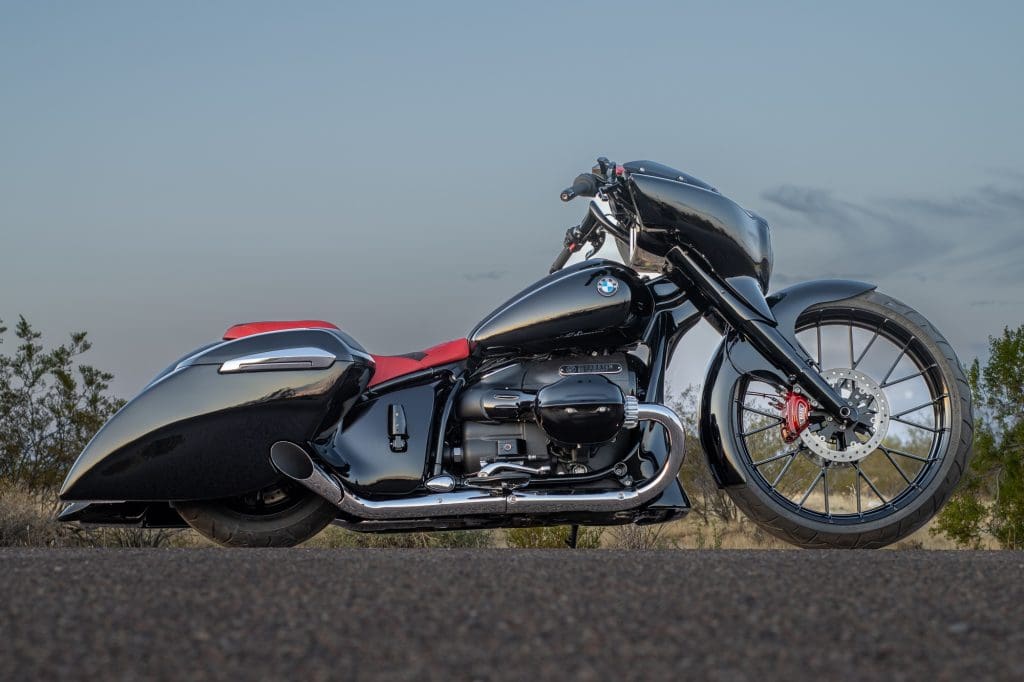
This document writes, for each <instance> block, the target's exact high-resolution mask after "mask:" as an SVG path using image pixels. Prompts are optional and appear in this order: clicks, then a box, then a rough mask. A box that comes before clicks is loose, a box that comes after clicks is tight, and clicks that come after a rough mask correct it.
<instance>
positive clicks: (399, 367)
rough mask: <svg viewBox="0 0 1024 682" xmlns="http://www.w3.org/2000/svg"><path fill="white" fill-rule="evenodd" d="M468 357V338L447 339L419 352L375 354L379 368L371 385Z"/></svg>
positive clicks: (375, 371) (371, 380) (375, 360)
mask: <svg viewBox="0 0 1024 682" xmlns="http://www.w3.org/2000/svg"><path fill="white" fill-rule="evenodd" d="M468 357H469V341H467V340H466V339H455V340H454V341H446V342H445V343H440V344H438V345H436V346H432V347H430V348H428V349H426V350H424V351H420V352H418V353H407V354H405V355H374V356H373V360H374V362H375V363H376V364H377V369H375V370H374V372H373V378H371V379H370V386H376V385H377V384H382V383H384V382H385V381H389V380H391V379H394V378H395V377H400V376H404V375H406V374H412V373H413V372H418V371H420V370H422V369H429V368H430V367H438V366H440V365H447V364H448V363H450V362H458V361H459V360H465V359H466V358H468Z"/></svg>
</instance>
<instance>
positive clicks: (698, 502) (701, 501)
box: [671, 386, 740, 524]
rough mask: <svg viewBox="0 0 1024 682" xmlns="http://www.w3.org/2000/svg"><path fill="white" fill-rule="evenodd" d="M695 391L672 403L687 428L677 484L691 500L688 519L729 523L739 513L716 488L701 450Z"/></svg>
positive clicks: (694, 389) (697, 394) (688, 388)
mask: <svg viewBox="0 0 1024 682" xmlns="http://www.w3.org/2000/svg"><path fill="white" fill-rule="evenodd" d="M698 388H699V387H697V386H687V387H686V389H685V390H684V391H683V392H682V393H680V394H679V395H678V396H677V397H676V398H675V399H673V400H672V403H671V407H672V409H673V410H675V412H676V414H678V415H679V417H680V419H681V420H682V422H683V427H684V428H685V429H686V445H685V447H684V450H685V453H686V457H685V459H684V460H683V466H682V467H681V468H680V469H679V481H680V482H681V483H682V484H683V490H685V491H686V495H687V497H689V498H690V504H691V505H692V510H691V512H690V515H691V516H690V518H691V519H692V518H697V519H699V520H700V521H701V522H703V523H705V524H707V523H711V522H712V521H716V520H717V521H721V522H723V523H730V522H733V521H736V520H737V519H738V518H739V515H740V512H739V509H737V508H736V505H734V504H733V503H732V500H730V499H729V496H728V495H727V494H726V493H725V491H724V490H722V489H721V488H719V487H718V484H717V483H716V482H715V478H714V476H712V474H711V470H710V469H709V468H708V464H707V460H706V458H705V457H704V451H703V450H702V449H701V447H700V438H699V437H698V432H697V419H698V409H697V404H698V399H699V397H700V394H699V391H698Z"/></svg>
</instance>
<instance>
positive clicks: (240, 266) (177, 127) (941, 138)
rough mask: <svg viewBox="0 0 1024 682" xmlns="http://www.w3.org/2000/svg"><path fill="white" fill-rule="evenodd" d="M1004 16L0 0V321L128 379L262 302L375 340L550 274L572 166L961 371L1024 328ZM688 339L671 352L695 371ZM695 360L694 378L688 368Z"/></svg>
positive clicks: (1017, 98) (986, 6)
mask: <svg viewBox="0 0 1024 682" xmlns="http://www.w3.org/2000/svg"><path fill="white" fill-rule="evenodd" d="M1022 27H1024V9H1022V5H1020V4H1019V3H984V2H982V3H972V4H970V5H969V6H968V5H966V4H962V3H941V2H927V3H925V2H921V3H917V2H903V3H873V2H859V3H811V2H807V3H792V2H789V3H787V2H772V3H688V2H665V3H644V2H631V3H622V2H617V3H600V2H587V3H557V4H556V3H550V2H546V3H530V2H517V3H501V4H499V3H448V2H435V3H415V4H413V3H408V4H404V3H392V4H385V3H366V4H357V3H313V2H303V3H257V2H244V3H243V2H217V3H189V2H180V3H155V2H152V3H150V2H122V3H109V2H91V3H64V2H41V1H37V2H9V1H2V2H0V235H2V241H0V318H3V319H4V320H6V321H8V322H10V321H11V320H12V319H13V318H14V317H15V316H16V315H17V314H19V313H23V314H25V315H26V316H27V317H29V318H30V319H31V320H32V321H34V322H35V323H37V325H39V326H40V327H41V328H42V329H43V330H44V331H45V332H46V333H47V335H48V336H49V337H50V338H51V339H55V338H56V337H57V336H60V335H63V334H65V333H66V332H67V331H70V330H72V329H87V330H89V332H90V334H91V336H92V337H93V340H94V343H95V348H94V350H93V351H92V352H91V353H90V355H91V356H92V361H93V362H94V363H96V364H97V365H99V366H101V367H103V368H106V369H109V370H111V371H114V372H115V373H116V374H117V375H118V379H117V383H116V384H115V388H116V389H117V390H118V392H119V393H121V394H123V395H129V394H131V393H132V392H134V391H135V390H136V389H137V388H138V387H139V386H141V385H142V384H143V383H144V382H145V381H146V380H147V378H148V377H149V376H150V375H152V374H153V373H154V372H155V371H157V370H158V369H160V368H161V367H163V366H164V365H165V364H166V363H167V362H168V361H169V360H171V359H173V358H174V357H176V356H178V355H180V354H181V353H182V352H184V351H186V350H188V349H189V348H191V347H194V346H196V345H198V344H200V343H203V342H205V341H207V340H209V339H211V338H216V337H217V336H219V334H220V333H221V332H222V330H223V328H224V327H226V326H227V325H229V324H231V323H234V322H238V321H245V320H251V319H274V318H277V319H289V318H305V317H322V318H326V319H331V320H335V321H337V322H338V323H339V324H340V325H341V326H342V327H343V328H344V329H346V330H347V331H349V332H351V333H352V334H353V335H354V336H356V337H357V338H359V339H360V340H361V341H362V342H363V343H364V344H365V345H366V346H367V347H368V348H370V349H371V350H372V351H374V352H396V353H397V352H404V351H409V350H413V349H416V348H419V347H423V346H426V345H430V344H432V343H435V342H437V341H441V340H445V339H448V338H453V337H457V336H460V335H462V334H464V333H465V332H466V331H467V330H468V329H469V328H470V327H471V326H472V325H473V324H474V323H475V322H476V321H477V320H478V319H480V318H481V317H483V316H484V314H486V313H487V312H488V311H489V310H490V309H491V308H493V307H494V306H495V305H497V304H498V303H499V302H500V301H502V300H504V299H505V298H506V297H508V296H509V295H510V294H512V293H514V292H515V291H517V290H519V289H520V288H522V287H523V286H525V285H526V284H528V283H529V282H531V281H533V280H535V279H537V278H538V277H540V276H541V275H543V274H544V273H545V272H546V268H547V266H548V264H549V263H550V261H551V259H552V258H553V256H554V254H555V253H556V251H557V248H558V246H559V242H560V240H561V236H562V233H563V231H564V229H565V227H566V226H567V225H569V224H572V223H574V222H575V221H576V220H578V217H579V212H580V210H581V206H578V205H575V204H569V205H563V204H561V203H560V202H559V201H558V200H557V194H558V191H559V190H560V189H561V188H562V187H564V186H565V185H566V184H567V183H568V182H569V181H570V180H571V179H572V177H573V176H574V175H575V174H576V173H577V172H579V171H581V170H583V169H585V168H587V167H589V165H590V164H591V163H592V161H593V158H594V157H596V156H598V155H605V156H608V157H611V158H614V159H619V160H630V159H638V158H650V159H655V160H658V161H662V162H664V163H668V164H671V165H674V166H678V167H681V168H683V169H684V170H687V171H689V172H692V173H693V174H695V175H697V176H698V177H701V178H703V179H705V180H708V181H710V182H712V183H713V184H715V185H716V186H717V187H719V188H720V189H721V190H722V191H723V192H724V193H726V194H728V195H730V196H732V197H733V198H735V199H736V200H738V201H739V202H740V203H742V204H744V205H745V206H747V207H749V208H751V209H753V210H755V211H757V212H759V213H761V214H763V215H765V217H767V218H768V219H769V222H771V224H772V226H773V237H774V240H775V250H776V254H777V257H776V272H777V274H778V279H777V282H776V286H782V285H784V284H786V283H790V282H793V281H797V280H800V279H808V278H815V277H826V276H853V277H859V278H862V279H869V280H871V281H875V282H878V283H879V284H880V285H881V286H882V288H883V289H884V290H885V291H887V292H888V293H890V294H892V295H894V296H896V297H898V298H901V299H904V300H905V301H907V302H908V303H910V304H911V305H914V306H915V307H917V308H919V309H920V310H921V311H922V312H924V313H925V314H926V315H927V316H929V317H931V318H932V319H933V320H934V321H935V322H936V324H938V326H939V327H940V329H942V330H943V331H944V332H945V333H946V335H947V336H948V337H949V338H950V340H951V341H953V343H954V345H955V346H956V347H957V348H958V350H959V352H960V353H961V356H962V357H964V358H965V359H969V358H971V357H973V356H974V355H977V354H979V353H981V352H983V349H984V345H985V339H986V337H987V335H988V334H990V333H997V332H998V331H999V330H1000V329H1001V328H1002V326H1003V325H1007V324H1008V325H1013V326H1016V325H1018V324H1020V323H1021V322H1024V239H1022V238H1021V227H1022V224H1024V161H1022V158H1024V134H1022V133H1024V126H1022V124H1021V121H1022V120H1024V116H1022V104H1024V88H1022V87H1021V86H1022V76H1021V74H1022V73H1024V47H1022V41H1021V40H1020V32H1021V29H1022ZM705 354H706V340H705V342H704V345H703V346H701V347H700V348H699V349H694V351H693V352H692V353H685V355H686V357H684V358H681V359H680V360H679V362H678V365H679V367H684V366H685V368H684V369H677V374H678V375H679V376H678V377H677V383H679V382H684V381H688V380H689V379H688V377H689V376H690V375H694V374H697V373H699V369H700V368H701V367H702V366H703V362H704V357H705ZM684 375H685V376H684Z"/></svg>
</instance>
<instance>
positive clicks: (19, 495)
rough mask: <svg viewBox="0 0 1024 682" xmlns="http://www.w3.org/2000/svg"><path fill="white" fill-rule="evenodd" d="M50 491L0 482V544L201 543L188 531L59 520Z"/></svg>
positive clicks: (41, 545)
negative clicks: (29, 489) (80, 523)
mask: <svg viewBox="0 0 1024 682" xmlns="http://www.w3.org/2000/svg"><path fill="white" fill-rule="evenodd" d="M55 500H56V497H55V496H54V495H53V494H51V493H45V494H42V493H31V492H29V491H27V490H25V489H24V488H20V487H17V486H10V485H0V547H168V546H171V547H192V546H199V545H201V544H203V540H202V539H201V538H200V537H199V536H198V534H196V533H194V532H192V531H180V530H155V529H152V530H151V529H145V528H134V527H125V528H90V527H83V526H79V525H78V524H68V523H60V522H59V521H57V512H58V510H59V507H60V505H59V504H57V503H56V502H55Z"/></svg>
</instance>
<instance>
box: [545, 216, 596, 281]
mask: <svg viewBox="0 0 1024 682" xmlns="http://www.w3.org/2000/svg"><path fill="white" fill-rule="evenodd" d="M597 224H598V223H597V219H596V218H595V217H594V213H593V211H590V212H588V213H587V215H586V217H585V218H584V219H583V222H582V223H580V224H579V225H576V226H574V227H570V228H569V229H568V230H566V231H565V242H564V244H565V245H564V246H563V247H562V250H561V251H560V252H559V254H558V257H557V258H555V262H554V263H552V264H551V270H550V271H549V272H556V271H558V270H561V269H562V266H564V265H565V263H566V261H568V260H569V256H571V255H572V254H574V253H576V252H577V251H579V250H580V248H581V247H582V246H583V245H584V244H586V243H587V242H588V241H589V240H590V238H591V237H592V236H593V234H594V228H595V227H596V226H597Z"/></svg>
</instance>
